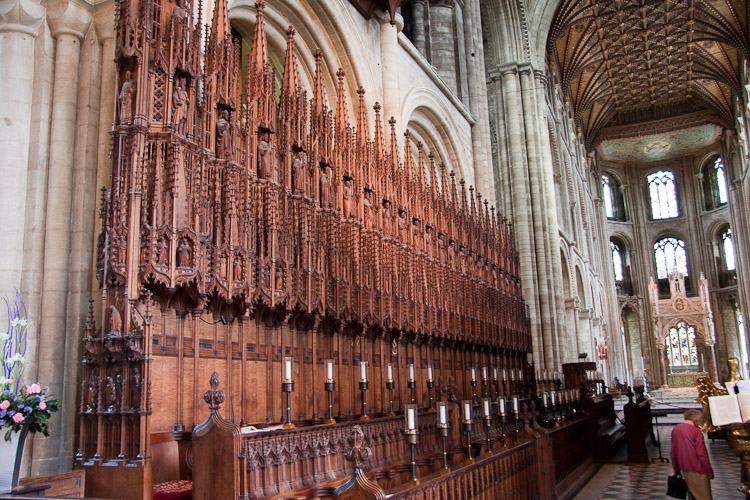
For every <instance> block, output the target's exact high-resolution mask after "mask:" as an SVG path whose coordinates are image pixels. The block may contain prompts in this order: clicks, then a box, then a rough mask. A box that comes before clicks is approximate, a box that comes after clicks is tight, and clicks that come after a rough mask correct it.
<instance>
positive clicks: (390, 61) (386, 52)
mask: <svg viewBox="0 0 750 500" xmlns="http://www.w3.org/2000/svg"><path fill="white" fill-rule="evenodd" d="M403 27H404V18H403V17H401V16H400V15H397V16H396V23H395V24H391V19H390V16H389V15H388V14H383V15H382V16H380V68H381V71H382V79H383V119H384V122H385V123H386V127H387V126H388V125H387V124H388V120H390V118H391V117H394V118H395V119H396V137H401V136H402V135H403V132H404V130H406V124H405V123H402V121H403V119H402V115H401V103H400V101H401V91H400V89H399V85H398V75H399V72H400V68H399V60H400V59H399V57H398V54H399V48H398V34H399V32H400V31H401V30H402V29H403ZM386 133H387V132H386Z"/></svg>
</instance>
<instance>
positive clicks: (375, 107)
mask: <svg viewBox="0 0 750 500" xmlns="http://www.w3.org/2000/svg"><path fill="white" fill-rule="evenodd" d="M372 109H374V110H375V112H376V113H380V110H381V109H383V106H381V105H380V103H379V102H376V103H375V104H374V105H373V106H372Z"/></svg>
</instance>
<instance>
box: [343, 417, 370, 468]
mask: <svg viewBox="0 0 750 500" xmlns="http://www.w3.org/2000/svg"><path fill="white" fill-rule="evenodd" d="M351 443H352V448H351V449H350V450H348V451H345V452H344V457H345V458H346V459H347V460H348V461H350V462H352V465H353V467H354V468H355V469H361V468H362V463H363V462H364V461H365V460H367V459H368V458H370V455H372V450H370V447H369V446H365V433H364V432H362V428H361V427H360V426H358V425H355V426H354V427H353V428H352V437H351Z"/></svg>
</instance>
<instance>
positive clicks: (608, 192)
mask: <svg viewBox="0 0 750 500" xmlns="http://www.w3.org/2000/svg"><path fill="white" fill-rule="evenodd" d="M602 196H603V197H604V212H605V213H606V214H607V219H614V218H615V205H614V200H613V199H612V183H611V181H610V180H609V176H606V175H602Z"/></svg>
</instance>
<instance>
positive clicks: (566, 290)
mask: <svg viewBox="0 0 750 500" xmlns="http://www.w3.org/2000/svg"><path fill="white" fill-rule="evenodd" d="M565 250H566V249H565V248H560V268H561V270H562V279H563V299H565V300H568V299H570V298H571V297H572V293H573V290H572V289H571V286H570V281H571V279H570V278H571V276H570V267H569V266H568V256H567V255H566V251H565Z"/></svg>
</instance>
